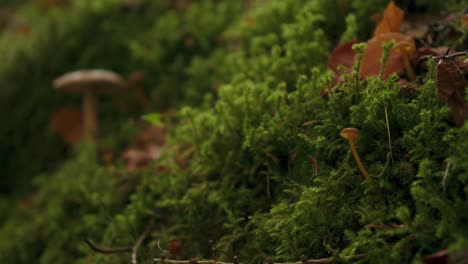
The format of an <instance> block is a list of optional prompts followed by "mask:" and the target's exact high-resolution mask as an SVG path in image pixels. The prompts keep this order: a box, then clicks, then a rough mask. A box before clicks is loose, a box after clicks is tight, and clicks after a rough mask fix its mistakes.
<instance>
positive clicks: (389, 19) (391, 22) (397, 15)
mask: <svg viewBox="0 0 468 264" xmlns="http://www.w3.org/2000/svg"><path fill="white" fill-rule="evenodd" d="M403 17H404V13H403V10H401V9H400V8H399V7H398V6H396V5H395V3H394V2H393V1H390V3H388V5H387V7H386V8H385V11H384V13H383V18H382V19H381V20H380V22H379V24H377V26H376V27H375V30H374V37H376V36H378V35H381V34H386V33H390V32H400V27H401V24H402V23H403Z"/></svg>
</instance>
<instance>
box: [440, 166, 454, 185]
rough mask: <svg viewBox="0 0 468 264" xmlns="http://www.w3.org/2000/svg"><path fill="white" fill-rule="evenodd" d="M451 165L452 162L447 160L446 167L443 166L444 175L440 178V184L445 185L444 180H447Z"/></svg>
mask: <svg viewBox="0 0 468 264" xmlns="http://www.w3.org/2000/svg"><path fill="white" fill-rule="evenodd" d="M451 165H452V163H451V162H450V161H449V162H447V167H445V172H444V177H443V178H442V186H445V181H446V180H447V177H448V174H449V171H450V166H451Z"/></svg>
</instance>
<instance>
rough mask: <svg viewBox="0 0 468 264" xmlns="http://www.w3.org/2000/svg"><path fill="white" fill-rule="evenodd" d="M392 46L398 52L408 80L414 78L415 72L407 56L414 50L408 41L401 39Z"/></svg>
mask: <svg viewBox="0 0 468 264" xmlns="http://www.w3.org/2000/svg"><path fill="white" fill-rule="evenodd" d="M393 48H394V49H396V50H397V51H398V52H399V53H400V55H401V58H402V59H403V63H404V64H405V69H406V72H407V73H408V77H409V79H410V81H414V80H416V74H415V73H414V70H413V67H412V66H411V63H410V60H409V58H408V55H409V54H411V53H412V52H414V50H413V46H412V45H411V44H410V43H409V42H408V41H402V42H399V43H397V44H396V45H395V47H393Z"/></svg>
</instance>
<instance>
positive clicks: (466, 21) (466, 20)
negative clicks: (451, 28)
mask: <svg viewBox="0 0 468 264" xmlns="http://www.w3.org/2000/svg"><path fill="white" fill-rule="evenodd" d="M460 21H461V24H462V25H463V26H465V27H466V26H468V14H463V16H462V17H461V18H460Z"/></svg>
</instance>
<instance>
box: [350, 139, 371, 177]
mask: <svg viewBox="0 0 468 264" xmlns="http://www.w3.org/2000/svg"><path fill="white" fill-rule="evenodd" d="M348 142H349V144H350V145H351V151H352V152H353V156H354V159H355V160H356V163H357V165H358V167H359V170H361V173H362V175H364V177H365V178H366V179H367V181H368V182H370V181H371V179H370V177H369V173H367V171H366V169H365V168H364V165H362V162H361V159H360V158H359V155H358V153H357V151H356V146H354V142H353V141H352V140H351V139H348Z"/></svg>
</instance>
